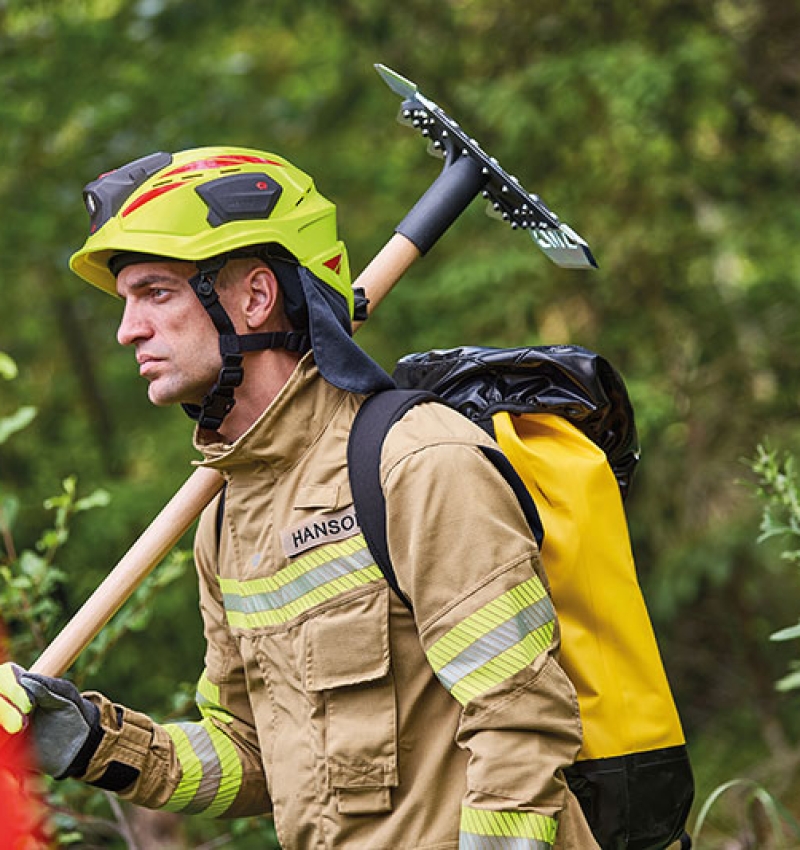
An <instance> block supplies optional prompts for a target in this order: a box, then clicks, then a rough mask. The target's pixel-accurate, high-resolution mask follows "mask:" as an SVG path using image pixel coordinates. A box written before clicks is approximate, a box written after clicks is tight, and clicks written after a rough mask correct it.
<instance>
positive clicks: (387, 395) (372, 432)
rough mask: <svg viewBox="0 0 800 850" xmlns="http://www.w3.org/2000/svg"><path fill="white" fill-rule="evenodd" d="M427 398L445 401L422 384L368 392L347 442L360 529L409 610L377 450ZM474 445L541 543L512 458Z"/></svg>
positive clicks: (531, 506) (533, 507)
mask: <svg viewBox="0 0 800 850" xmlns="http://www.w3.org/2000/svg"><path fill="white" fill-rule="evenodd" d="M427 401H435V402H438V403H440V404H447V402H446V401H444V400H443V399H442V398H440V397H439V396H437V395H435V394H433V393H431V392H429V391H427V390H386V391H383V392H379V393H376V394H375V395H372V396H370V397H369V398H368V399H367V400H366V401H365V402H364V404H363V405H362V406H361V408H360V410H359V411H358V413H357V414H356V418H355V420H354V422H353V427H352V429H351V431H350V440H349V442H348V446H347V464H348V471H349V475H350V489H351V491H352V493H353V504H354V506H355V509H356V516H357V517H358V522H359V525H360V526H361V533H362V534H363V535H364V539H365V540H366V542H367V546H368V547H369V550H370V552H371V553H372V557H373V558H375V563H376V564H377V565H378V567H379V568H380V570H381V572H382V573H383V575H384V578H385V579H386V582H387V583H388V585H389V587H391V588H392V590H393V591H394V592H395V593H396V594H397V596H398V597H399V598H400V600H401V601H402V602H403V604H404V605H405V606H406V608H408V610H409V611H410V610H412V608H411V602H410V600H409V599H408V597H407V596H406V595H405V594H404V593H403V592H402V591H401V590H400V586H399V584H398V581H397V574H396V573H395V571H394V567H393V566H392V560H391V558H390V556H389V544H388V541H387V539H386V498H385V496H384V494H383V488H382V487H381V474H380V465H381V450H382V448H383V442H384V440H385V438H386V434H387V433H388V432H389V429H390V428H391V427H392V425H394V424H395V422H398V421H399V420H400V419H402V418H403V416H405V414H406V413H407V412H408V411H409V410H410V409H411V408H412V407H414V406H415V405H417V404H422V403H423V402H427ZM478 448H480V449H481V451H482V452H483V453H484V455H485V456H486V458H487V459H488V460H489V461H491V463H492V464H493V465H494V466H495V467H496V469H497V470H498V472H500V474H501V475H502V476H503V477H504V478H505V479H506V481H507V482H508V484H509V486H510V487H511V488H512V490H513V491H514V494H515V495H516V497H517V499H518V500H519V503H520V505H521V506H522V509H523V511H524V513H525V517H526V519H527V521H528V525H529V526H530V528H531V530H532V532H533V534H534V537H535V538H536V543H537V545H538V546H539V547H541V545H542V541H543V540H544V529H543V527H542V522H541V519H540V517H539V512H538V511H537V510H536V505H535V504H534V502H533V498H532V497H531V494H530V493H529V492H528V489H527V488H526V487H525V484H524V483H523V482H522V479H521V478H520V477H519V475H518V474H517V472H516V470H515V469H514V467H513V466H512V464H511V461H509V460H508V458H507V457H506V456H505V455H504V454H503V453H502V452H501V451H500V449H498V448H494V447H491V446H484V445H479V446H478Z"/></svg>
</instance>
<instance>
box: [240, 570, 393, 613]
mask: <svg viewBox="0 0 800 850" xmlns="http://www.w3.org/2000/svg"><path fill="white" fill-rule="evenodd" d="M380 578H382V573H381V571H380V569H379V568H378V567H376V566H374V565H373V566H371V567H367V568H366V569H364V570H359V571H358V572H355V573H350V574H349V575H346V576H341V577H340V578H339V579H336V580H334V581H331V582H328V583H327V584H325V585H324V586H323V587H320V588H317V589H315V590H312V591H309V592H308V593H306V594H305V595H304V596H303V597H302V598H301V599H298V600H296V601H295V602H292V603H291V604H289V605H284V606H283V607H282V608H279V609H277V610H274V611H253V612H250V613H242V612H240V611H228V612H227V618H228V623H229V624H230V625H231V626H235V627H238V628H241V629H253V628H258V627H260V626H277V625H281V624H283V623H288V622H289V621H290V620H292V619H294V618H295V617H298V616H300V614H304V613H305V612H306V611H309V610H310V609H311V608H313V607H314V606H316V605H320V604H322V603H323V602H327V601H328V600H329V599H333V598H334V597H335V596H338V595H339V594H340V593H344V592H345V591H346V590H352V589H353V588H355V587H360V586H362V585H365V584H370V582H373V581H377V580H379V579H380Z"/></svg>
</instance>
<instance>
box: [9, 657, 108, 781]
mask: <svg viewBox="0 0 800 850" xmlns="http://www.w3.org/2000/svg"><path fill="white" fill-rule="evenodd" d="M15 672H16V673H17V679H18V681H19V683H20V685H22V687H23V688H24V689H25V691H26V692H27V693H28V695H29V697H30V699H31V702H32V703H33V706H34V707H33V712H32V713H31V715H30V730H31V739H32V740H33V744H34V747H35V749H36V755H37V764H38V767H39V769H40V770H41V771H42V772H43V773H47V774H49V775H50V776H53V777H55V778H56V779H64V778H65V777H67V776H78V777H79V776H83V774H84V773H85V772H86V768H87V767H88V766H89V762H90V760H91V758H92V756H93V755H94V754H95V752H96V751H97V748H98V746H99V745H100V741H102V739H103V735H104V732H103V729H102V727H101V726H100V710H99V709H98V708H97V706H96V705H94V703H91V702H89V700H87V699H84V698H83V697H82V696H81V695H80V693H78V689H77V688H76V687H75V685H73V684H72V682H68V681H67V680H66V679H53V678H51V677H50V676H40V675H38V674H37V673H28V672H27V671H25V670H22V669H21V668H17V670H16V671H15Z"/></svg>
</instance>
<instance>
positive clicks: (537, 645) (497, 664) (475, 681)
mask: <svg viewBox="0 0 800 850" xmlns="http://www.w3.org/2000/svg"><path fill="white" fill-rule="evenodd" d="M553 630H554V625H553V623H548V624H547V625H546V626H541V627H540V628H538V629H537V630H536V631H535V632H529V633H528V634H527V635H525V637H523V639H522V640H521V641H520V642H519V643H518V644H515V645H514V646H512V647H511V648H510V649H507V650H506V651H505V652H502V653H501V654H500V655H498V656H496V657H495V658H493V659H492V660H491V661H487V662H486V663H485V664H484V665H483V666H482V667H479V668H478V669H477V670H475V672H473V673H470V674H469V675H467V676H465V677H464V678H463V679H461V680H460V681H458V682H456V683H455V684H454V685H453V686H452V687H451V688H450V693H451V694H452V695H453V696H454V697H455V698H456V699H457V700H458V701H459V702H460V703H461V704H462V705H466V704H467V703H468V702H469V701H470V700H473V699H475V698H476V697H479V696H480V695H481V694H484V693H486V691H488V690H490V689H491V688H493V687H494V686H495V685H499V684H500V683H501V682H504V681H505V680H506V679H510V678H511V677H512V676H514V675H515V674H516V673H519V671H520V670H524V669H525V667H527V666H528V665H529V664H531V662H533V661H534V660H535V659H536V658H537V657H538V656H539V655H540V654H541V653H542V652H544V651H545V650H546V649H547V647H548V646H549V645H550V643H551V641H552V639H553Z"/></svg>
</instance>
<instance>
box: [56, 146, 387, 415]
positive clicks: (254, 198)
mask: <svg viewBox="0 0 800 850" xmlns="http://www.w3.org/2000/svg"><path fill="white" fill-rule="evenodd" d="M83 198H84V203H85V204H86V209H87V210H88V212H89V217H90V228H91V232H90V234H89V237H88V238H87V240H86V242H85V244H84V245H83V247H82V248H81V249H80V250H79V251H76V252H75V254H73V256H72V258H71V259H70V267H71V268H72V270H73V271H74V272H75V273H76V274H78V275H79V276H80V277H82V278H83V279H84V280H87V281H88V282H89V283H91V284H93V285H94V286H97V287H99V288H100V289H102V290H104V291H105V292H110V293H112V294H116V275H117V274H118V273H119V271H120V270H121V269H122V268H124V267H125V266H126V265H128V264H130V263H137V262H142V261H147V260H158V259H161V260H163V259H173V260H185V261H188V262H192V263H194V264H195V266H196V267H197V273H196V274H195V275H193V276H192V277H191V278H189V280H188V283H189V285H190V286H191V287H192V289H193V290H194V292H195V294H196V295H197V297H198V298H199V299H200V301H201V303H202V304H203V306H204V307H205V309H206V310H207V312H208V314H209V315H210V317H211V320H212V321H213V323H214V326H215V327H216V329H217V331H218V332H219V347H220V354H221V356H222V368H221V369H220V373H219V377H218V379H217V382H216V384H214V386H213V387H211V388H210V389H209V393H208V395H207V396H206V398H205V399H204V401H203V404H202V405H200V406H199V407H198V408H189V407H187V412H189V413H190V415H191V416H193V418H195V419H197V420H198V422H199V423H200V425H201V426H202V427H207V428H218V427H219V426H220V424H221V423H222V420H223V419H224V418H225V416H226V415H227V413H228V412H229V411H230V409H231V408H232V407H233V405H234V403H235V402H234V398H233V395H234V390H235V388H236V387H238V386H239V385H240V384H241V381H242V374H243V372H242V369H243V355H244V354H245V353H247V352H249V351H258V350H263V349H266V348H286V349H289V350H290V351H296V352H304V351H306V350H308V349H309V348H312V349H313V350H314V358H315V360H316V362H317V365H318V367H319V370H320V372H321V374H322V376H323V377H324V378H325V379H326V380H327V381H328V382H330V383H332V384H334V385H335V386H337V387H340V388H341V389H344V390H348V391H350V392H357V393H369V392H373V391H376V390H378V389H382V388H384V387H387V386H392V381H391V379H390V378H389V376H388V375H387V374H386V372H384V371H383V369H381V367H380V366H378V364H377V363H375V362H374V361H373V360H372V359H371V358H370V357H368V356H367V355H366V354H365V352H363V351H362V350H361V349H360V348H359V347H358V346H357V345H355V343H354V342H353V341H352V339H351V338H350V333H351V328H352V325H351V320H352V319H353V317H354V308H355V303H354V302H355V299H354V293H353V288H352V284H351V282H350V268H349V264H348V259H347V251H346V249H345V246H344V244H343V243H342V242H341V241H339V239H338V237H337V233H336V208H335V207H334V205H333V204H332V203H331V202H330V201H328V200H326V199H325V198H324V197H323V196H322V195H320V194H319V192H318V191H317V189H316V187H315V186H314V182H313V181H312V179H311V178H310V177H309V176H308V175H307V174H305V173H304V172H302V171H301V170H300V169H299V168H295V166H293V165H292V164H291V163H289V162H287V160H285V159H283V158H282V157H280V156H277V155H275V154H271V153H265V152H263V151H258V150H251V149H248V148H237V147H207V148H195V149H193V150H187V151H182V152H180V153H176V154H169V153H154V154H150V155H149V156H144V157H142V158H140V159H137V160H135V161H133V162H130V163H128V164H127V165H124V166H122V167H121V168H117V169H115V170H114V171H110V172H108V173H106V174H103V175H101V176H100V177H98V178H97V180H94V181H93V182H91V183H89V184H87V186H86V187H85V188H84V192H83ZM242 256H257V257H260V258H262V259H263V260H264V261H265V262H267V263H269V265H270V266H271V268H272V269H273V271H274V272H275V275H276V277H277V279H278V282H279V283H280V285H281V288H282V290H283V293H284V306H285V309H286V314H287V316H288V317H289V319H290V321H291V323H292V326H293V327H294V329H295V330H294V331H289V332H273V333H252V334H237V333H236V330H235V328H234V326H233V324H232V322H231V320H230V317H229V316H228V315H227V313H226V312H225V310H224V309H223V308H222V305H221V302H220V301H219V299H218V298H217V297H216V293H215V291H214V287H215V284H216V280H217V275H218V274H219V271H220V269H221V268H222V267H223V266H224V264H225V263H226V262H227V261H228V260H230V259H232V258H234V257H242ZM361 301H362V302H363V299H361ZM358 306H359V310H363V309H364V308H365V306H366V305H365V304H364V303H359V305H358ZM364 317H365V316H364V315H363V314H362V315H360V316H358V318H364Z"/></svg>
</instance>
